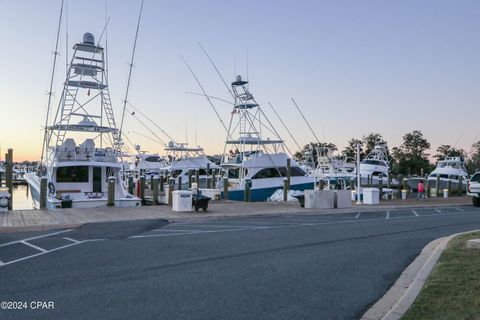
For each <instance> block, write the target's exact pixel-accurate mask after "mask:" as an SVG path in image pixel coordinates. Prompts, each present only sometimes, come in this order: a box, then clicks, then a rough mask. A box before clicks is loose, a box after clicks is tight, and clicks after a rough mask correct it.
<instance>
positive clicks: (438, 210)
mask: <svg viewBox="0 0 480 320" xmlns="http://www.w3.org/2000/svg"><path fill="white" fill-rule="evenodd" d="M433 210H435V211H437V212H438V213H442V211H440V209H437V208H433Z"/></svg>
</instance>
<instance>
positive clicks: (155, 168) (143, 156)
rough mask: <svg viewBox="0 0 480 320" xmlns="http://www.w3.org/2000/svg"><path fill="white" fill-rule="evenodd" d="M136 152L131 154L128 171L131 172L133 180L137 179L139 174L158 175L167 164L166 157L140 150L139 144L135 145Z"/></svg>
mask: <svg viewBox="0 0 480 320" xmlns="http://www.w3.org/2000/svg"><path fill="white" fill-rule="evenodd" d="M135 150H136V151H137V154H135V155H134V156H132V162H131V163H130V166H129V172H130V173H132V174H133V176H134V180H138V179H139V177H140V176H141V175H145V176H150V175H153V176H158V175H160V172H161V171H162V170H163V169H164V168H165V166H166V165H167V161H166V159H164V158H162V157H161V156H160V155H159V154H158V153H148V152H146V151H141V148H140V145H136V146H135Z"/></svg>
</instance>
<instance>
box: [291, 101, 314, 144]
mask: <svg viewBox="0 0 480 320" xmlns="http://www.w3.org/2000/svg"><path fill="white" fill-rule="evenodd" d="M290 99H292V102H293V104H294V105H295V107H296V108H297V110H298V112H300V115H301V116H302V118H303V120H305V123H306V124H307V126H308V128H309V129H310V131H311V132H312V133H313V136H314V137H315V139H317V142H318V144H319V145H320V144H321V143H320V140H319V139H318V137H317V135H316V134H315V131H313V129H312V127H311V126H310V123H308V121H307V118H305V116H304V115H303V113H302V110H300V108H299V107H298V105H297V103H296V102H295V100H294V99H293V98H290Z"/></svg>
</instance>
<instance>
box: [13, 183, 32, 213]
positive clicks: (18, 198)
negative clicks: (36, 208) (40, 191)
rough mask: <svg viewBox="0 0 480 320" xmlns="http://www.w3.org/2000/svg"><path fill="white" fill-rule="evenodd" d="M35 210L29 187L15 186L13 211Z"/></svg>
mask: <svg viewBox="0 0 480 320" xmlns="http://www.w3.org/2000/svg"><path fill="white" fill-rule="evenodd" d="M25 209H33V202H32V199H31V196H30V194H29V193H28V188H27V186H13V210H25Z"/></svg>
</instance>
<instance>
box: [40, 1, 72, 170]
mask: <svg viewBox="0 0 480 320" xmlns="http://www.w3.org/2000/svg"><path fill="white" fill-rule="evenodd" d="M64 1H65V0H62V4H61V6H60V16H59V18H58V27H57V39H56V41H55V51H53V52H52V53H53V67H52V75H51V77H50V89H49V90H48V103H47V116H46V117H45V126H44V133H43V143H42V155H41V157H40V166H42V165H43V160H44V155H45V149H46V144H47V138H48V118H49V115H50V107H51V103H52V94H53V93H52V90H53V80H54V78H55V67H56V65H57V56H58V54H59V52H58V41H59V39H60V28H61V26H62V16H63V4H64ZM67 59H68V58H67ZM67 61H68V60H67ZM67 63H68V62H67Z"/></svg>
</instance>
